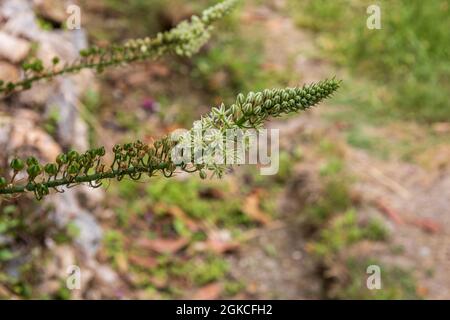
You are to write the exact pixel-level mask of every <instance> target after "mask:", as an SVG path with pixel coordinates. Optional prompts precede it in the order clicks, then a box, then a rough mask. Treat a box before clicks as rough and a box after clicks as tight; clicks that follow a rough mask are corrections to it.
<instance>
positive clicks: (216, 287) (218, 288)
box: [192, 282, 222, 300]
mask: <svg viewBox="0 0 450 320" xmlns="http://www.w3.org/2000/svg"><path fill="white" fill-rule="evenodd" d="M221 292H222V285H221V284H220V283H218V282H215V283H211V284H208V285H206V286H204V287H203V288H200V289H198V290H197V292H195V293H194V296H193V297H192V298H193V299H194V300H215V299H217V298H219V296H220V294H221Z"/></svg>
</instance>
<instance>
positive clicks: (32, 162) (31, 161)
mask: <svg viewBox="0 0 450 320" xmlns="http://www.w3.org/2000/svg"><path fill="white" fill-rule="evenodd" d="M38 164H39V161H38V160H37V159H36V158H35V157H28V159H27V166H32V165H38Z"/></svg>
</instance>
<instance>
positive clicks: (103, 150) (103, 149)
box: [97, 147, 106, 157]
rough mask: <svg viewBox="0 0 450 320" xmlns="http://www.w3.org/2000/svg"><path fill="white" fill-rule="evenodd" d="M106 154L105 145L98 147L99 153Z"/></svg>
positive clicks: (101, 155)
mask: <svg viewBox="0 0 450 320" xmlns="http://www.w3.org/2000/svg"><path fill="white" fill-rule="evenodd" d="M105 154H106V151H105V147H100V148H98V149H97V155H98V156H99V157H103V156H104V155H105Z"/></svg>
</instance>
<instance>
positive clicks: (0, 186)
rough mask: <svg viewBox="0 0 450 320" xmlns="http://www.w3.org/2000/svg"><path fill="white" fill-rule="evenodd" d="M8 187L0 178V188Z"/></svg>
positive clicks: (3, 179)
mask: <svg viewBox="0 0 450 320" xmlns="http://www.w3.org/2000/svg"><path fill="white" fill-rule="evenodd" d="M7 185H8V182H7V181H6V179H5V178H4V177H0V188H4V187H6V186H7Z"/></svg>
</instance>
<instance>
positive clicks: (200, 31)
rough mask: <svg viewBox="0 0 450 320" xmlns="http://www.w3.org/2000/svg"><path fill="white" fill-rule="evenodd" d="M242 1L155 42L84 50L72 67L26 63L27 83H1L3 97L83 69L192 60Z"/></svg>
mask: <svg viewBox="0 0 450 320" xmlns="http://www.w3.org/2000/svg"><path fill="white" fill-rule="evenodd" d="M238 1H239V0H224V1H223V2H221V3H219V4H216V5H215V6H212V7H210V8H208V9H206V10H205V11H203V13H202V14H201V15H200V16H193V17H192V18H191V19H190V20H188V21H183V22H181V23H180V24H179V25H178V26H176V27H175V28H173V29H172V30H170V31H167V32H161V33H158V34H157V35H156V37H154V38H148V37H147V38H144V39H133V40H128V41H127V42H125V43H124V44H123V45H115V44H114V45H110V46H108V47H104V48H99V47H92V48H88V49H84V50H81V51H80V57H79V58H78V59H77V60H75V61H73V62H71V63H67V64H64V65H61V63H60V59H59V58H58V57H54V58H53V65H52V67H50V68H44V64H43V62H42V60H39V59H35V60H33V61H30V62H26V63H24V64H23V66H22V67H23V71H24V77H23V79H21V80H19V81H17V82H8V83H5V82H4V81H2V80H0V93H4V94H9V93H11V92H13V91H19V90H26V89H29V88H31V86H32V84H33V83H34V82H36V81H39V80H43V79H52V78H54V77H56V76H59V75H62V74H70V73H76V72H79V71H80V70H82V69H94V70H97V71H98V72H102V71H103V70H104V69H105V68H107V67H109V66H115V65H121V64H125V63H131V62H134V61H142V60H147V59H156V58H159V57H161V56H162V55H164V54H168V53H175V54H177V55H180V56H187V57H190V56H192V55H193V54H195V53H196V52H198V51H199V50H200V48H201V47H202V46H203V45H204V44H205V43H206V42H207V41H208V40H209V38H210V36H211V34H210V32H211V30H212V26H211V25H212V23H213V22H215V21H217V20H220V19H221V18H223V17H224V16H225V15H226V14H228V13H229V12H230V11H231V9H233V7H234V6H235V5H236V4H237V2H238Z"/></svg>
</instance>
